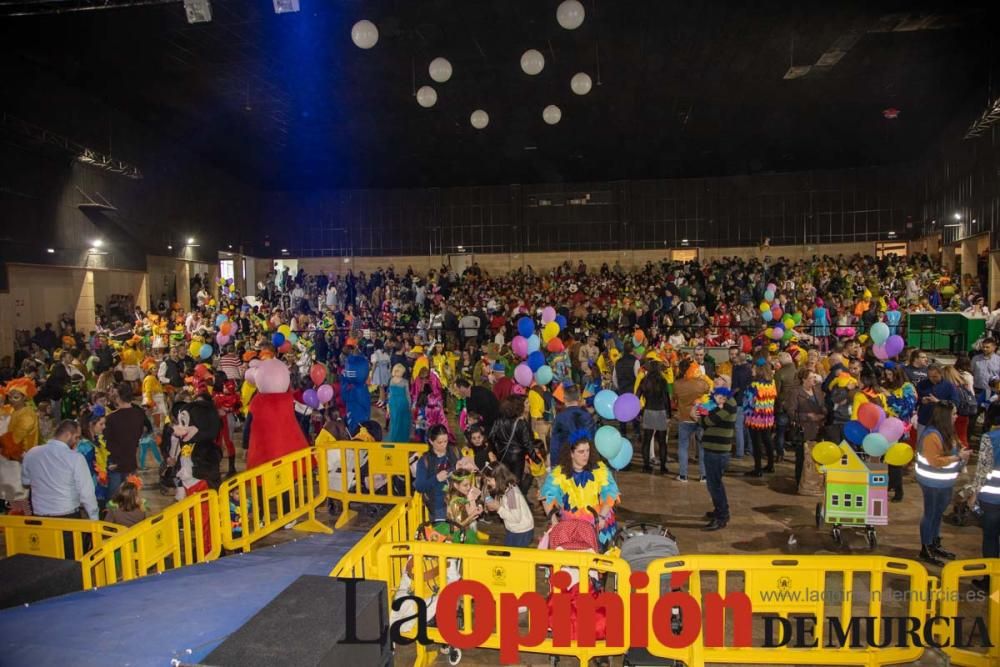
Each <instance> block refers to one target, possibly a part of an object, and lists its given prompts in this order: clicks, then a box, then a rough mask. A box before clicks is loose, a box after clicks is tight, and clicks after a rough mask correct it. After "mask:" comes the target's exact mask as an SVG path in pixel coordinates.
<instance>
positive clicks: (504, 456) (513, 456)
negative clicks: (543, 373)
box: [489, 394, 532, 496]
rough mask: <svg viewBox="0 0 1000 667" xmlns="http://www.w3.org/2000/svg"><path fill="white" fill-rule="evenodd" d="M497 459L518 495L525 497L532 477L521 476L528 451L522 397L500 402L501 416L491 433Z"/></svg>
mask: <svg viewBox="0 0 1000 667" xmlns="http://www.w3.org/2000/svg"><path fill="white" fill-rule="evenodd" d="M489 440H490V443H491V444H492V445H493V449H494V451H495V452H496V456H497V459H499V461H500V462H501V463H503V464H504V465H505V466H507V469H508V470H510V471H511V473H513V474H514V477H515V478H516V479H517V483H518V486H519V487H520V489H521V493H523V494H524V495H525V496H527V495H528V490H529V489H530V488H531V482H532V477H531V475H525V474H524V457H525V455H527V454H528V452H529V451H531V447H532V437H531V427H529V426H528V420H527V418H525V416H524V396H518V395H515V394H512V395H510V396H508V397H507V398H505V399H503V400H502V401H501V402H500V413H499V416H498V417H497V420H496V421H495V422H493V427H492V429H491V430H490V436H489Z"/></svg>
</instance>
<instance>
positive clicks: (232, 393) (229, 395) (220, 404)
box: [212, 380, 242, 477]
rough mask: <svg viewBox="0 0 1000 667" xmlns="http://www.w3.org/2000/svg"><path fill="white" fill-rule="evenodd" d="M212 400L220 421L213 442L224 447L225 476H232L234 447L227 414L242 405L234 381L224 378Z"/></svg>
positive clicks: (234, 465) (233, 412) (233, 472)
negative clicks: (227, 469) (226, 467)
mask: <svg viewBox="0 0 1000 667" xmlns="http://www.w3.org/2000/svg"><path fill="white" fill-rule="evenodd" d="M212 400H213V401H214V402H215V409H216V410H217V411H218V412H219V420H220V422H221V423H220V424H219V437H218V438H216V440H215V442H216V444H217V445H219V449H222V448H223V447H225V452H226V456H227V457H228V458H229V472H227V473H226V476H227V477H232V476H233V475H235V474H236V447H234V446H233V439H232V437H231V436H230V435H229V416H230V415H234V414H236V413H237V412H238V411H239V409H240V407H242V402H241V401H240V395H239V394H237V393H236V382H234V381H233V380H226V382H225V383H224V384H223V385H222V392H221V393H218V394H215V395H213V396H212Z"/></svg>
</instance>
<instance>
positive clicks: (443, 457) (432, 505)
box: [413, 424, 460, 522]
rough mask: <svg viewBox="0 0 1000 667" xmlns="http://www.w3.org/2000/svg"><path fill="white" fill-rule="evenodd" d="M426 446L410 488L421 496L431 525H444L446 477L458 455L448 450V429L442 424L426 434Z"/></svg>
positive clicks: (452, 449)
mask: <svg viewBox="0 0 1000 667" xmlns="http://www.w3.org/2000/svg"><path fill="white" fill-rule="evenodd" d="M427 444H428V445H429V449H428V451H427V453H426V454H424V455H423V456H421V457H420V458H419V459H417V470H416V474H415V477H414V480H413V488H414V490H416V491H417V492H419V493H422V494H423V496H424V506H425V507H426V508H427V512H428V513H429V514H430V517H431V521H434V522H437V521H445V520H446V519H447V518H448V501H447V497H446V494H445V492H446V490H447V488H448V476H449V475H451V473H452V472H453V471H454V470H455V467H456V466H457V464H458V461H459V456H460V454H459V451H458V448H457V447H449V446H448V429H447V428H445V427H444V425H442V424H435V425H434V426H431V427H430V428H429V429H428V430H427Z"/></svg>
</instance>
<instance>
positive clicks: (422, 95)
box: [417, 86, 438, 109]
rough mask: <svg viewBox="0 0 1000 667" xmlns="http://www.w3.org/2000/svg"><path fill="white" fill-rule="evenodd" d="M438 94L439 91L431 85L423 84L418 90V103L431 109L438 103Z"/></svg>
mask: <svg viewBox="0 0 1000 667" xmlns="http://www.w3.org/2000/svg"><path fill="white" fill-rule="evenodd" d="M437 101H438V94H437V91H436V90H434V89H433V88H431V87H430V86H421V87H420V88H419V89H418V90H417V104H419V105H420V106H422V107H423V108H425V109H430V108H431V107H432V106H434V105H435V104H437Z"/></svg>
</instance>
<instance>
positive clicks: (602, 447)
mask: <svg viewBox="0 0 1000 667" xmlns="http://www.w3.org/2000/svg"><path fill="white" fill-rule="evenodd" d="M594 444H595V445H596V446H597V451H598V452H600V454H601V456H603V457H604V458H605V459H607V460H608V464H609V465H610V466H611V467H612V468H614V469H615V470H621V469H622V468H624V467H625V466H627V465H628V464H629V463H630V462H631V461H632V453H633V452H632V443H631V442H629V440H628V438H625V437H622V434H621V433H619V432H618V429H616V428H615V427H614V426H602V427H601V428H599V429H597V433H596V434H595V435H594Z"/></svg>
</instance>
